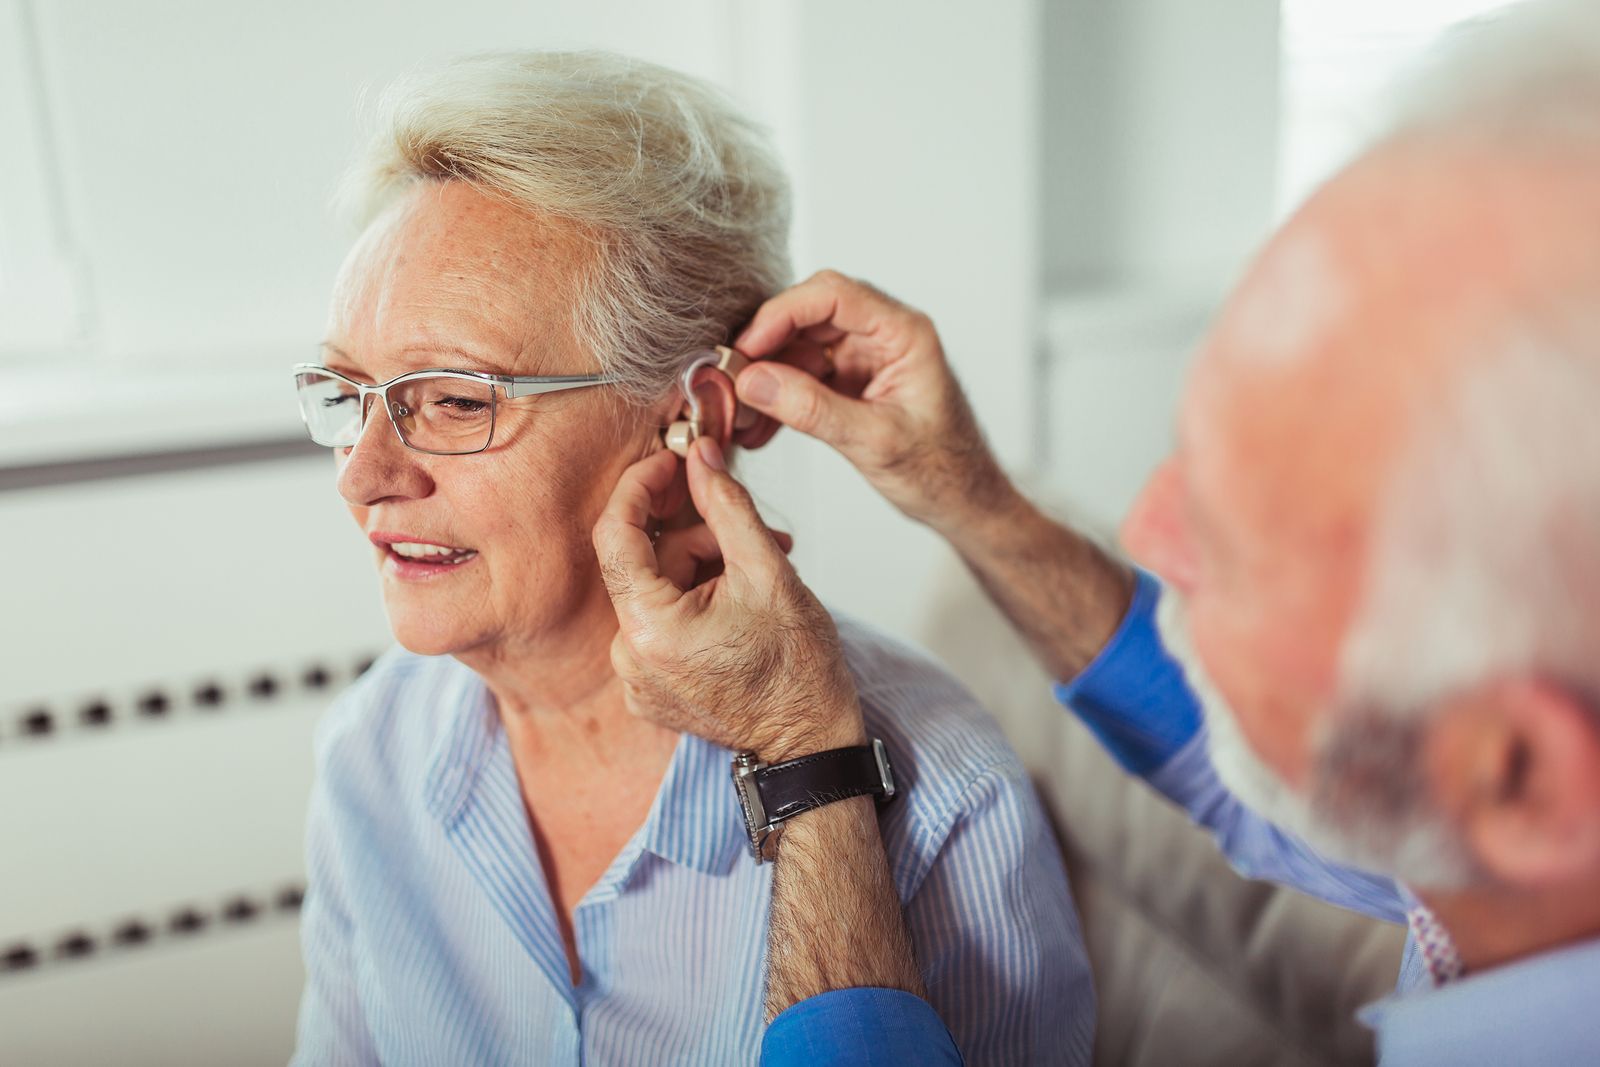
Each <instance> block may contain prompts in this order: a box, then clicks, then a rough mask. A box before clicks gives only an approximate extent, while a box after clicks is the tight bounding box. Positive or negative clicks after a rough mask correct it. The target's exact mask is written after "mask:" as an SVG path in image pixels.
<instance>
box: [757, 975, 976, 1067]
mask: <svg viewBox="0 0 1600 1067" xmlns="http://www.w3.org/2000/svg"><path fill="white" fill-rule="evenodd" d="M846 1065H848V1067H960V1065H961V1053H960V1052H959V1051H957V1049H956V1043H955V1040H954V1039H953V1038H951V1036H950V1031H949V1030H947V1029H945V1025H944V1023H943V1021H941V1020H940V1018H939V1014H938V1012H936V1011H934V1010H933V1007H932V1005H930V1004H929V1003H928V1002H927V1001H925V1000H923V999H922V998H921V997H917V996H913V995H912V994H910V993H906V992H903V991H901V990H899V989H872V988H862V989H835V990H831V991H829V992H827V993H819V994H818V995H817V996H814V997H811V998H809V999H806V1000H802V1001H801V1002H800V1003H798V1004H796V1005H794V1006H793V1007H791V1008H789V1009H788V1010H787V1011H785V1012H783V1014H781V1015H779V1016H778V1017H777V1018H776V1019H774V1020H772V1025H771V1026H769V1027H767V1035H766V1037H765V1038H764V1039H763V1040H762V1042H761V1067H846Z"/></svg>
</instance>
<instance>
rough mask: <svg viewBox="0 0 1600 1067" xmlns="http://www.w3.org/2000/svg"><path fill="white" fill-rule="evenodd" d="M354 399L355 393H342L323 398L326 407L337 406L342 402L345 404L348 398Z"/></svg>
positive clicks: (323, 404)
mask: <svg viewBox="0 0 1600 1067" xmlns="http://www.w3.org/2000/svg"><path fill="white" fill-rule="evenodd" d="M354 399H355V394H353V393H349V394H340V395H338V396H325V397H323V398H322V406H323V407H325V408H336V407H338V406H339V405H340V404H343V403H344V402H345V401H346V400H354Z"/></svg>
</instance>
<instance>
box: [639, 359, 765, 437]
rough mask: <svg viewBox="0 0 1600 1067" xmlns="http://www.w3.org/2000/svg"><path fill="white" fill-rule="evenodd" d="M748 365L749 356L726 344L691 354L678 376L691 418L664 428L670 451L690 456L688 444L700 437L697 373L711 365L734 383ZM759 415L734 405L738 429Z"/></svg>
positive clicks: (744, 426) (700, 424) (750, 423)
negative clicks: (696, 386) (695, 387)
mask: <svg viewBox="0 0 1600 1067" xmlns="http://www.w3.org/2000/svg"><path fill="white" fill-rule="evenodd" d="M749 365H750V357H748V356H746V355H745V354H744V353H743V352H740V351H738V350H737V349H733V348H729V347H728V346H727V345H717V346H716V347H715V348H703V349H700V350H699V351H697V352H694V353H693V354H692V355H691V356H690V357H689V362H688V363H686V364H684V367H683V373H682V374H681V375H680V376H679V378H678V387H679V388H680V389H682V390H683V399H684V401H685V402H686V403H687V404H688V405H689V417H688V418H687V419H679V420H677V421H676V422H674V423H672V424H671V425H670V426H668V427H667V428H666V429H665V430H663V431H661V442H662V444H664V445H666V446H667V448H668V450H670V451H671V452H673V453H675V454H677V455H680V456H685V457H687V456H688V455H689V446H690V445H692V444H694V442H695V439H696V438H698V437H699V436H700V434H701V432H702V421H701V419H702V413H701V410H700V398H699V397H698V396H696V395H695V391H694V376H695V374H696V373H697V372H698V371H699V370H700V368H701V367H710V368H712V369H713V370H716V371H718V372H720V373H721V374H722V375H724V376H725V377H726V378H727V379H728V383H729V384H730V385H732V384H733V381H734V379H736V378H738V377H739V372H740V371H742V370H744V369H745V368H746V367H748V366H749ZM757 416H758V412H756V411H754V410H752V409H750V408H747V407H745V406H744V405H743V404H738V405H737V406H736V407H735V408H734V420H733V425H734V428H735V429H738V430H743V429H746V428H748V427H749V426H751V425H753V424H754V423H755V420H756V418H757Z"/></svg>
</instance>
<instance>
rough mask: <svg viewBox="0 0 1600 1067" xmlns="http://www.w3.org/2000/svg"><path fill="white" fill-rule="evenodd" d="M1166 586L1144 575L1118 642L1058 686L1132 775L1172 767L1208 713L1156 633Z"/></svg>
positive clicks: (1059, 695)
mask: <svg viewBox="0 0 1600 1067" xmlns="http://www.w3.org/2000/svg"><path fill="white" fill-rule="evenodd" d="M1160 597H1161V586H1160V584H1159V583H1157V581H1156V580H1155V579H1154V578H1153V577H1151V576H1150V575H1149V574H1147V573H1145V572H1144V571H1138V572H1137V578H1136V584H1135V586H1134V590H1133V603H1132V604H1130V605H1129V606H1128V614H1127V615H1126V616H1124V618H1123V620H1122V625H1121V626H1119V627H1118V628H1117V632H1116V633H1114V634H1112V635H1111V640H1110V641H1108V642H1107V643H1106V647H1105V648H1104V649H1102V650H1101V652H1100V655H1098V656H1096V657H1095V660H1094V662H1093V663H1091V664H1089V666H1087V667H1085V668H1084V669H1083V671H1082V672H1081V673H1079V675H1078V677H1076V678H1074V679H1073V680H1072V681H1070V682H1065V683H1061V684H1058V685H1057V686H1056V687H1055V691H1056V699H1057V700H1059V701H1061V702H1062V703H1063V704H1065V705H1067V706H1068V707H1070V708H1071V709H1072V710H1073V711H1075V712H1077V714H1078V717H1079V718H1080V719H1082V720H1083V721H1084V724H1085V725H1087V726H1088V727H1089V729H1090V730H1091V731H1093V733H1094V735H1095V736H1096V737H1097V738H1099V739H1100V743H1101V744H1102V745H1104V746H1105V748H1106V751H1107V752H1109V753H1111V756H1112V758H1113V759H1115V760H1116V761H1117V762H1118V763H1120V764H1122V766H1123V768H1124V769H1125V770H1127V771H1128V772H1129V773H1130V774H1137V775H1139V776H1140V777H1143V776H1145V775H1148V774H1149V773H1150V772H1151V771H1153V770H1155V769H1156V768H1157V767H1160V766H1161V765H1162V764H1164V763H1166V762H1167V761H1168V760H1169V759H1171V758H1172V757H1173V756H1175V755H1176V754H1177V753H1178V750H1179V749H1181V748H1183V747H1184V746H1185V745H1186V744H1188V743H1189V742H1190V741H1192V740H1193V739H1194V738H1195V736H1196V735H1198V734H1199V732H1200V708H1199V706H1198V705H1197V704H1196V703H1195V699H1194V695H1193V694H1192V693H1191V692H1190V691H1189V686H1188V684H1187V683H1186V682H1185V681H1184V678H1183V668H1182V667H1180V666H1178V664H1177V662H1176V661H1175V660H1173V658H1172V657H1171V656H1169V655H1167V650H1166V648H1165V647H1164V646H1163V645H1162V644H1161V637H1160V635H1159V634H1158V633H1157V632H1156V601H1157V600H1159V599H1160Z"/></svg>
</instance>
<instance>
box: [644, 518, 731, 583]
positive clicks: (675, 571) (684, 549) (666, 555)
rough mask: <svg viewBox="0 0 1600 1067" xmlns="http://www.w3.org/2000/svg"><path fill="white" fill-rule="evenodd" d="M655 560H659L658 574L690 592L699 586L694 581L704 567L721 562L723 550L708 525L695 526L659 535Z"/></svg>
mask: <svg viewBox="0 0 1600 1067" xmlns="http://www.w3.org/2000/svg"><path fill="white" fill-rule="evenodd" d="M656 557H657V558H658V559H659V560H660V561H661V573H662V574H664V575H665V576H666V577H667V578H668V579H669V580H670V581H671V582H672V584H673V585H675V586H677V587H678V588H679V589H690V588H693V587H694V586H695V585H697V584H699V582H698V581H697V580H696V579H697V577H698V576H700V575H701V574H702V570H703V568H704V567H705V566H706V565H707V564H713V563H714V564H720V563H721V562H722V548H721V546H719V545H718V544H717V538H716V535H715V534H713V533H712V532H711V528H710V527H709V526H707V525H706V524H705V523H696V524H695V525H694V526H689V527H685V528H684V529H681V530H669V531H667V532H666V533H664V534H662V535H661V538H660V540H658V541H657V542H656ZM706 577H709V575H707V576H706ZM700 580H701V581H703V580H704V578H703V577H701V578H700Z"/></svg>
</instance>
